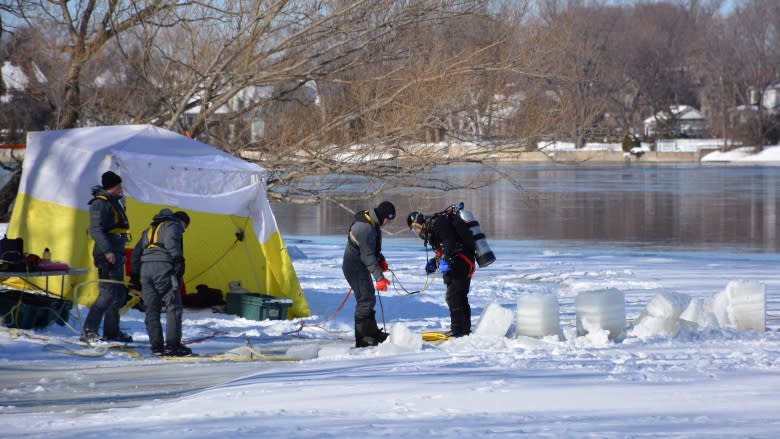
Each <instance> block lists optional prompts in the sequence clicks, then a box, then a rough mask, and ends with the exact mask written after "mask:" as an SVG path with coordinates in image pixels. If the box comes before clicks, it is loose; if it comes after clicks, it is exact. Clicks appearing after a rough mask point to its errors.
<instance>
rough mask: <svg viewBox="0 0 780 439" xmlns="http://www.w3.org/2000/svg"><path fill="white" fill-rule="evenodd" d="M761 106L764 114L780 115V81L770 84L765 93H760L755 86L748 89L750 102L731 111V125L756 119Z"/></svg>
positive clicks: (770, 115)
mask: <svg viewBox="0 0 780 439" xmlns="http://www.w3.org/2000/svg"><path fill="white" fill-rule="evenodd" d="M759 101H761V107H759ZM760 108H761V109H762V110H763V116H769V117H772V116H780V83H778V84H774V85H770V86H769V87H767V88H766V89H764V92H763V93H759V92H758V90H757V89H756V88H755V87H751V88H750V89H748V104H747V105H739V106H736V107H734V108H732V109H731V110H730V111H729V113H730V114H729V122H730V124H731V126H737V125H742V124H746V123H748V122H751V121H754V120H756V118H757V116H758V114H759V109H760Z"/></svg>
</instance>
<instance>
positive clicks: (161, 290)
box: [130, 209, 192, 356]
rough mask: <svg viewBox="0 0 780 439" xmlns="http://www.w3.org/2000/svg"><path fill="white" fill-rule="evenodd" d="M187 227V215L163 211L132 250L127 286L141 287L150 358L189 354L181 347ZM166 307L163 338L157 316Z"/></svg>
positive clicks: (179, 212) (188, 221) (180, 212)
mask: <svg viewBox="0 0 780 439" xmlns="http://www.w3.org/2000/svg"><path fill="white" fill-rule="evenodd" d="M189 224H190V217H189V215H187V213H186V212H183V211H178V212H176V213H173V212H172V211H171V210H170V209H162V210H160V212H159V213H158V214H157V215H155V216H154V218H153V219H152V223H151V225H150V226H149V227H148V228H147V229H146V230H144V232H143V233H142V235H141V238H140V239H139V240H138V243H137V244H136V246H135V248H134V249H133V259H132V262H133V263H132V269H131V276H130V283H131V286H132V287H135V288H137V287H138V286H139V285H140V287H141V288H140V289H141V292H142V294H143V300H144V308H145V312H146V320H145V322H146V332H147V333H148V334H149V343H150V344H151V346H152V354H153V355H166V356H186V355H190V354H192V350H191V349H189V348H188V347H186V346H184V345H182V343H181V338H182V334H181V320H182V301H181V294H180V289H181V279H182V276H183V275H184V270H185V260H184V246H183V235H184V230H185V229H186V228H187V226H189ZM163 306H165V317H166V328H165V338H163V331H162V324H161V322H160V314H161V313H162V308H163Z"/></svg>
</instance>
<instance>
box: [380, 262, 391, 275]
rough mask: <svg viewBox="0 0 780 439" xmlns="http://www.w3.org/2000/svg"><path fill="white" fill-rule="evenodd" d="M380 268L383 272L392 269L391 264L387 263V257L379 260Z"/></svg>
mask: <svg viewBox="0 0 780 439" xmlns="http://www.w3.org/2000/svg"><path fill="white" fill-rule="evenodd" d="M379 268H381V269H382V272H383V273H384V272H385V271H387V270H389V269H390V266H389V265H387V260H386V259H382V260H381V261H379Z"/></svg>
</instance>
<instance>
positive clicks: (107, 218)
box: [81, 171, 133, 343]
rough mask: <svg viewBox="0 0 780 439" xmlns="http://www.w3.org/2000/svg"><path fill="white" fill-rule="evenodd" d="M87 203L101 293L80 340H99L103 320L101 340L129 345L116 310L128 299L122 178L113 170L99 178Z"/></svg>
mask: <svg viewBox="0 0 780 439" xmlns="http://www.w3.org/2000/svg"><path fill="white" fill-rule="evenodd" d="M92 197H93V198H92V200H90V201H89V235H90V236H91V237H92V239H93V240H94V241H95V245H94V247H93V249H92V259H93V261H94V263H95V267H97V269H98V278H99V279H100V280H101V281H103V282H100V287H99V289H100V294H99V296H98V298H97V300H95V303H93V304H92V307H90V309H89V313H87V318H86V320H85V321H84V327H83V329H82V332H81V340H82V341H85V342H87V343H92V342H96V341H100V340H101V338H100V335H98V329H99V327H100V322H101V320H102V321H103V339H104V340H109V341H120V342H124V343H129V342H131V341H133V338H132V337H131V336H129V335H128V334H125V333H124V332H122V331H121V330H120V329H119V309H120V308H121V307H122V305H123V304H124V303H125V301H126V300H127V288H126V287H125V285H124V281H125V244H126V243H127V241H128V233H129V230H130V222H129V221H128V220H127V213H126V211H125V205H124V198H123V193H122V178H121V177H119V175H117V174H115V173H114V172H112V171H108V172H105V173H104V174H103V175H102V176H101V185H99V186H93V187H92Z"/></svg>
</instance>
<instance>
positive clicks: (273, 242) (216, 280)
mask: <svg viewBox="0 0 780 439" xmlns="http://www.w3.org/2000/svg"><path fill="white" fill-rule="evenodd" d="M108 170H112V171H114V172H116V173H117V174H119V175H120V176H121V177H122V184H123V187H124V192H125V198H126V205H127V213H128V218H129V220H130V230H131V233H132V240H131V243H130V244H128V246H134V245H135V242H136V241H137V239H138V237H139V236H140V234H141V232H142V231H143V230H144V229H145V228H146V227H147V226H148V225H149V223H150V222H151V219H152V217H153V216H154V214H156V213H157V212H159V210H160V209H162V208H164V207H168V208H171V209H172V210H174V211H175V210H185V211H187V212H188V213H189V214H190V217H191V218H192V222H191V224H190V226H189V227H188V229H187V231H186V233H185V234H184V250H185V257H186V260H187V271H186V273H185V276H184V280H185V285H186V286H187V288H188V290H189V291H192V292H194V291H195V286H196V285H200V284H205V285H208V286H209V287H210V288H216V289H219V290H222V291H223V292H226V291H227V290H228V288H229V284H230V282H232V281H241V285H242V287H243V288H244V289H246V290H248V291H250V292H258V293H263V294H268V295H271V296H275V297H279V298H287V299H292V300H293V305H292V306H291V307H290V311H289V316H290V317H304V316H308V315H310V314H311V313H310V311H309V308H308V304H307V303H306V298H305V297H304V295H303V291H302V290H301V286H300V283H299V281H298V277H297V275H296V274H295V269H294V268H293V265H292V260H291V258H290V254H289V253H288V251H287V247H286V245H285V242H284V239H283V238H282V235H281V233H280V232H279V229H278V227H277V224H276V219H275V218H274V215H273V212H272V211H271V207H270V205H269V203H268V199H267V197H266V185H265V178H266V171H265V170H264V169H263V168H262V167H260V166H258V165H256V164H253V163H249V162H246V161H244V160H242V159H239V158H236V157H234V156H231V155H230V154H227V153H225V152H224V151H220V150H218V149H216V148H214V147H212V146H209V145H206V144H204V143H201V142H198V141H196V140H193V139H190V138H187V137H185V136H182V135H179V134H177V133H174V132H171V131H168V130H165V129H162V128H159V127H156V126H153V125H126V126H104V127H94V128H77V129H70V130H60V131H41V132H30V133H28V136H27V150H26V152H25V159H24V165H23V168H22V176H21V182H20V185H19V193H18V195H17V198H16V202H15V205H14V209H13V213H12V216H11V220H10V222H9V224H8V232H7V236H8V237H9V238H17V237H21V238H23V239H24V247H25V252H27V253H35V254H38V255H40V254H41V253H42V252H43V250H44V248H47V247H48V248H49V249H50V250H51V254H52V260H54V261H62V262H67V263H68V264H69V265H70V266H71V267H74V268H88V269H89V272H88V274H87V275H85V276H73V277H74V278H73V279H67V281H66V282H65V286H64V287H63V288H60V284H59V282H51V281H50V282H49V283H48V284H49V289H50V290H51V291H52V292H53V293H55V294H62V295H64V296H65V297H68V298H73V299H74V300H76V301H78V302H79V303H85V304H90V303H91V302H92V301H94V299H95V298H96V297H97V291H98V288H97V282H95V281H94V279H97V269H96V268H95V267H94V264H93V263H92V247H93V245H94V242H93V241H92V239H91V238H90V237H89V233H88V228H89V205H88V202H89V201H90V200H91V199H92V194H91V188H92V187H93V186H95V185H98V184H100V176H101V175H102V174H103V173H104V172H106V171H108ZM33 282H36V280H35V279H33ZM37 282H38V283H39V284H42V283H43V281H42V280H41V279H38V280H37ZM74 286H75V287H76V288H74ZM74 290H75V294H74ZM74 296H75V297H74Z"/></svg>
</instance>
